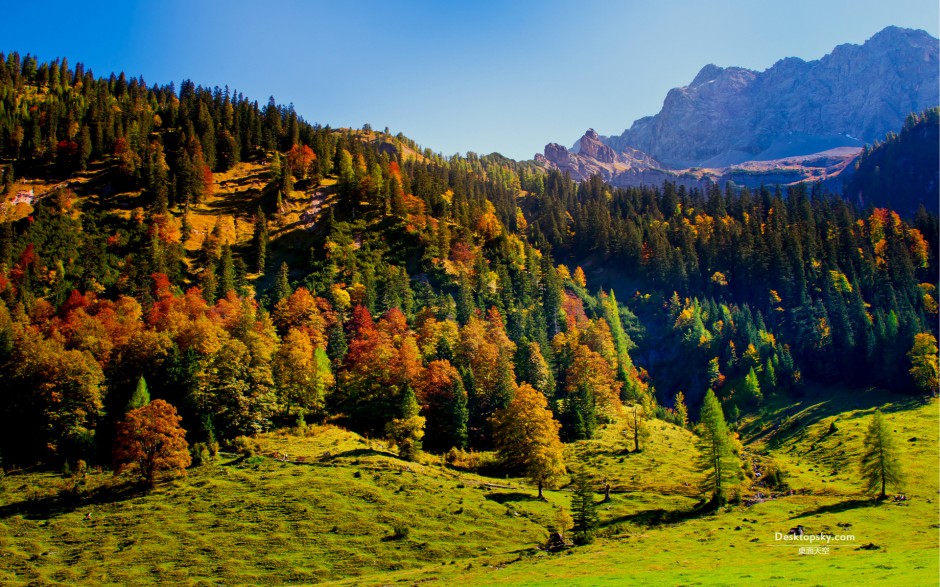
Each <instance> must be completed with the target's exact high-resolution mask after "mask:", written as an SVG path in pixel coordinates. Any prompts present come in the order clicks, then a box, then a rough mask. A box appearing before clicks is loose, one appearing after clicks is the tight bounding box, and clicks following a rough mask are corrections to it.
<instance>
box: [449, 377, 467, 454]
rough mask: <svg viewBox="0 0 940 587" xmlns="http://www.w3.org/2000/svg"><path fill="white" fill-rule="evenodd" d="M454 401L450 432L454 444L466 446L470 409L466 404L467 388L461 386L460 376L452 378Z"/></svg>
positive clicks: (462, 447) (460, 446)
mask: <svg viewBox="0 0 940 587" xmlns="http://www.w3.org/2000/svg"><path fill="white" fill-rule="evenodd" d="M453 389H454V403H453V405H452V407H451V409H452V412H451V422H452V423H453V426H452V429H451V434H452V437H453V443H454V446H455V447H457V448H459V449H465V448H467V441H468V439H469V438H468V433H467V422H468V420H469V416H470V411H469V409H468V406H467V390H465V389H464V387H463V381H462V380H461V378H460V377H455V378H454V387H453Z"/></svg>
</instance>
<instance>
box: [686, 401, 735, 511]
mask: <svg viewBox="0 0 940 587" xmlns="http://www.w3.org/2000/svg"><path fill="white" fill-rule="evenodd" d="M698 435H699V438H698V441H697V443H696V444H697V446H698V450H699V458H698V466H699V469H700V470H701V471H702V472H703V473H705V477H704V479H703V480H702V489H704V490H705V491H706V492H711V494H712V502H713V503H716V504H722V503H724V502H725V499H726V495H725V494H726V492H727V490H728V488H729V487H730V486H731V485H733V484H734V483H736V482H738V481H739V480H740V477H741V463H740V461H739V460H738V457H737V456H736V455H735V454H734V450H733V446H732V441H731V434H730V433H729V431H728V425H727V424H726V423H725V416H724V414H723V413H722V410H721V403H719V401H718V398H717V397H715V392H713V391H712V390H710V389H709V390H708V392H707V393H706V394H705V399H704V400H703V401H702V409H701V413H700V417H699V427H698Z"/></svg>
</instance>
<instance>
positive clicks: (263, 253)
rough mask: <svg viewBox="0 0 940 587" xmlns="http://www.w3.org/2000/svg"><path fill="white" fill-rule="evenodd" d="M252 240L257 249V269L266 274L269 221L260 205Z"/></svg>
mask: <svg viewBox="0 0 940 587" xmlns="http://www.w3.org/2000/svg"><path fill="white" fill-rule="evenodd" d="M252 241H253V244H254V249H255V269H256V271H257V272H258V273H259V274H264V267H265V263H266V261H267V256H268V223H267V219H266V218H265V216H264V212H263V211H262V210H261V207H260V206H258V211H257V212H256V213H255V231H254V236H253V237H252Z"/></svg>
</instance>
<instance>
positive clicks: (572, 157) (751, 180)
mask: <svg viewBox="0 0 940 587" xmlns="http://www.w3.org/2000/svg"><path fill="white" fill-rule="evenodd" d="M860 151H861V148H859V147H839V148H834V149H830V150H827V151H824V152H820V153H815V154H812V155H803V156H794V157H785V158H780V159H770V160H761V161H745V162H742V163H738V164H734V165H727V166H725V165H722V166H715V167H710V168H693V169H681V170H676V169H666V168H664V167H663V166H662V164H660V163H659V162H658V161H656V160H655V159H653V158H652V157H650V156H649V155H647V154H645V153H643V152H641V151H637V150H636V149H631V148H630V147H627V148H626V150H625V151H623V152H619V153H618V152H616V151H614V150H613V149H611V148H610V147H609V146H607V145H605V144H603V143H602V142H601V139H600V137H598V135H597V133H595V132H594V131H593V130H592V129H588V131H587V132H586V133H585V134H584V136H583V137H581V140H580V141H578V143H577V150H574V149H572V150H570V151H569V150H568V149H566V148H565V147H563V146H561V145H559V144H558V143H551V144H549V145H546V146H545V153H544V154H542V153H538V154H537V155H536V156H535V162H536V163H538V164H539V165H541V166H543V167H545V168H546V169H558V170H560V171H562V172H566V173H568V174H569V175H570V176H571V178H572V179H574V180H575V181H584V180H586V179H589V178H590V177H591V176H593V175H600V176H601V178H602V179H603V180H604V181H606V182H608V183H610V184H611V185H614V186H616V187H635V186H640V185H660V184H662V183H663V182H664V181H670V182H674V183H676V184H677V185H684V186H686V187H689V188H691V187H704V186H705V185H707V184H709V183H717V184H719V185H724V184H725V183H727V182H733V183H734V184H735V185H739V186H748V187H751V188H756V187H758V186H761V185H791V184H794V183H799V182H803V181H813V182H817V181H820V182H824V183H826V185H827V188H829V189H831V190H834V191H838V189H839V187H840V185H841V182H840V181H838V179H837V178H838V177H839V174H841V173H843V172H844V171H846V170H847V169H851V165H852V163H854V161H855V159H856V158H857V157H858V154H859V152H860Z"/></svg>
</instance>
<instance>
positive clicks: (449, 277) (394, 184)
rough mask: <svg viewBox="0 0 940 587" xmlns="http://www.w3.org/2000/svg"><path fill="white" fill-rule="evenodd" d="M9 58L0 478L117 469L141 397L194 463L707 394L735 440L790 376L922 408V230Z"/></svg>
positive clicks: (928, 274)
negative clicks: (620, 181)
mask: <svg viewBox="0 0 940 587" xmlns="http://www.w3.org/2000/svg"><path fill="white" fill-rule="evenodd" d="M0 57H2V58H0V169H2V173H3V186H4V189H5V191H6V194H7V195H6V200H7V201H6V203H5V204H4V207H3V210H2V212H3V214H4V217H3V224H2V226H0V231H2V232H0V300H2V301H0V374H2V380H3V382H4V385H3V387H4V390H3V392H2V394H0V419H2V422H0V456H2V458H3V463H4V464H7V463H17V464H30V463H35V462H57V461H63V460H67V461H72V462H74V461H77V460H78V459H83V460H86V461H89V462H91V461H97V462H104V463H107V462H108V461H109V460H110V458H111V453H112V447H113V444H114V439H115V438H116V436H117V435H118V433H119V425H118V423H119V422H120V421H121V420H122V419H123V418H124V416H125V413H126V412H127V411H128V410H130V409H132V408H134V407H136V406H137V405H138V404H136V403H135V400H134V397H136V394H137V392H138V391H139V390H140V389H142V388H143V389H145V390H146V393H147V394H148V395H149V397H151V398H153V399H162V400H165V401H166V402H168V403H169V404H170V405H172V406H174V407H175V408H176V410H178V412H179V414H180V415H181V416H182V422H181V423H182V426H183V428H185V430H186V431H187V439H188V441H189V442H190V443H206V444H207V446H211V445H213V444H214V443H216V442H219V441H223V440H228V439H233V438H235V437H238V436H242V435H250V434H254V433H258V432H263V431H266V430H269V429H271V428H273V427H278V426H285V425H295V424H296V423H298V422H303V421H305V420H306V421H313V420H317V421H320V420H326V419H329V420H332V421H335V422H338V423H340V424H342V425H344V426H346V427H348V428H350V429H352V430H355V431H356V432H359V433H363V434H366V435H369V436H370V437H377V436H379V437H390V438H392V439H393V440H394V441H395V442H396V444H397V445H398V447H399V450H400V453H401V454H402V455H403V456H410V455H413V454H414V450H415V449H420V448H421V447H422V445H423V448H424V449H426V450H430V451H433V452H440V453H444V452H447V451H449V450H451V449H454V450H453V451H452V454H458V451H459V450H463V449H475V450H483V449H490V448H492V447H494V446H502V447H504V446H505V445H506V444H507V442H510V441H511V438H510V437H512V436H514V435H513V433H512V432H513V430H514V426H517V425H518V426H520V427H521V426H522V424H521V423H519V422H517V421H515V420H513V419H512V418H511V417H510V415H511V414H513V413H515V411H514V410H510V409H508V408H509V406H510V403H511V402H513V399H514V398H517V399H518V401H517V402H515V403H514V407H515V408H519V406H518V404H519V403H522V402H528V403H529V404H531V406H528V408H532V409H526V410H519V413H520V414H529V415H530V416H531V414H535V416H531V417H538V414H540V413H541V412H540V411H539V410H538V409H536V408H538V407H539V406H540V405H545V406H547V408H548V409H550V410H551V414H553V415H554V417H555V419H556V420H557V421H558V422H559V424H560V438H561V439H562V440H577V439H583V438H590V437H591V436H592V435H593V434H594V430H595V428H596V427H597V426H598V425H599V424H601V423H604V422H607V421H611V420H613V419H614V418H615V417H616V415H617V414H618V413H619V411H620V409H621V406H622V403H623V402H631V403H636V404H639V405H642V406H644V407H645V409H646V412H647V413H648V414H650V415H655V416H657V417H659V418H662V419H666V420H671V421H672V422H674V423H678V424H680V425H684V424H685V423H686V422H685V414H686V406H685V405H684V404H683V401H682V398H683V397H684V398H685V401H687V402H688V403H689V408H691V411H692V413H693V415H694V414H697V412H698V404H699V402H700V400H701V398H702V397H703V395H704V394H705V392H706V390H707V389H713V390H715V391H716V392H717V395H718V396H719V398H721V400H722V401H723V402H724V403H725V406H726V410H727V411H729V413H731V414H733V415H738V416H740V415H741V414H743V413H747V412H749V411H755V410H759V409H760V408H761V406H762V403H763V402H764V401H766V400H767V398H768V396H771V395H775V394H799V393H801V389H802V386H803V385H804V384H805V382H806V381H807V380H820V381H826V382H833V381H838V382H842V383H844V384H846V385H850V386H859V387H864V386H871V385H880V386H886V387H891V388H894V389H897V390H898V391H904V392H918V391H919V392H921V393H931V392H933V391H935V388H936V358H935V357H936V352H937V351H936V325H937V302H936V299H937V291H936V290H937V256H936V251H937V244H938V236H937V228H936V227H937V222H936V217H935V216H931V215H929V214H923V215H919V216H918V217H917V220H916V221H915V223H914V224H910V223H908V222H906V221H905V220H903V219H902V218H901V217H900V216H898V214H896V213H894V212H892V211H890V210H887V209H867V210H859V209H857V208H856V207H854V206H853V205H852V204H850V203H847V202H845V201H843V200H841V199H838V198H835V197H831V196H829V195H827V194H825V193H821V191H820V190H819V188H814V187H812V186H800V187H797V188H794V189H792V190H790V191H789V193H779V192H771V191H768V190H758V191H756V192H749V191H748V190H744V191H742V192H740V193H732V192H731V191H720V190H717V189H710V190H706V191H698V190H691V191H688V190H685V189H683V188H681V187H680V188H676V187H675V186H673V185H671V184H665V185H663V186H661V187H644V188H633V189H627V190H624V189H613V188H611V187H610V186H608V185H606V184H604V183H602V182H601V181H600V180H599V179H597V178H595V179H593V180H590V181H586V182H583V183H581V184H577V183H575V182H573V181H571V180H570V179H569V178H568V177H566V176H564V175H561V174H560V173H558V172H551V173H548V174H545V173H543V172H542V171H540V170H539V169H537V168H536V167H535V166H534V165H533V164H529V163H520V162H514V161H511V160H506V159H504V158H502V157H499V156H497V155H491V156H477V155H474V154H472V153H471V154H467V156H465V157H461V156H453V157H442V156H440V155H437V154H434V153H433V152H431V151H430V150H428V149H425V150H421V149H419V147H418V146H417V145H416V144H415V143H414V142H412V141H410V140H408V139H407V138H405V137H404V136H402V135H398V136H392V135H390V134H389V133H388V132H387V131H386V132H376V131H374V130H372V129H371V128H368V127H366V128H363V129H362V130H350V129H331V128H330V127H328V126H320V125H312V124H309V123H307V122H305V121H304V120H303V119H302V118H301V117H300V116H299V115H298V114H297V113H296V112H294V110H293V108H291V107H283V106H279V105H277V104H276V103H275V102H274V100H273V98H272V99H271V100H269V101H268V103H267V104H266V105H265V106H259V104H258V103H257V102H253V101H250V100H249V99H247V98H245V97H243V96H242V95H240V94H237V93H234V92H230V91H229V90H228V89H227V88H225V89H221V88H212V89H210V88H204V87H200V86H196V85H195V84H193V83H192V82H189V81H186V82H183V83H182V84H181V86H180V88H179V91H177V90H176V89H175V88H174V87H173V86H172V85H170V86H152V87H148V86H147V85H146V83H145V82H144V80H143V79H140V78H130V79H128V78H127V77H126V76H125V75H124V74H123V73H122V74H120V75H111V76H110V77H109V78H96V77H95V76H94V75H93V74H92V72H90V71H87V70H85V69H84V68H83V67H82V66H81V65H76V66H75V67H74V68H72V67H71V66H69V64H68V63H67V62H66V61H64V60H62V61H55V62H52V63H38V62H37V61H36V60H35V59H33V58H31V57H29V56H27V57H25V58H21V57H20V56H18V55H16V54H11V55H9V56H0ZM582 267H583V269H582ZM615 292H616V293H615ZM931 361H932V363H931ZM924 365H926V367H924ZM931 365H932V366H933V367H932V368H933V371H932V374H931V371H930V368H931ZM931 377H932V379H931ZM533 392H534V393H533ZM677 400H678V401H677ZM530 416H525V417H530ZM520 417H522V416H520ZM545 429H546V430H548V432H547V433H546V434H547V435H548V436H552V435H557V434H558V432H557V431H553V430H552V427H551V426H546V427H545ZM555 430H557V427H556V429H555ZM553 446H554V445H552V444H551V443H549V445H548V448H547V449H546V450H547V451H549V452H551V451H553V450H555V448H554V447H553ZM550 460H551V459H548V460H547V461H545V462H543V463H541V464H540V467H541V468H539V467H536V469H538V470H533V469H532V463H531V462H521V461H518V462H517V461H513V460H512V459H509V460H508V461H507V464H508V465H509V466H510V468H512V467H515V468H517V469H519V470H521V469H529V470H528V473H529V474H530V475H531V476H532V477H533V479H535V480H537V481H538V482H539V483H541V482H542V480H543V479H548V478H550V477H551V475H552V474H554V473H555V472H557V471H556V470H555V469H553V468H552V466H551V463H550V462H549V461H550Z"/></svg>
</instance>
